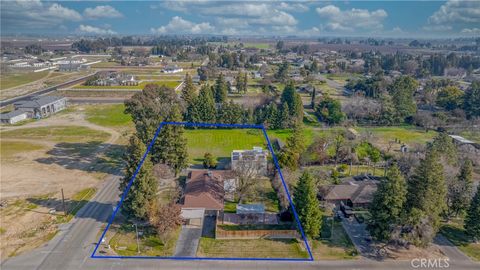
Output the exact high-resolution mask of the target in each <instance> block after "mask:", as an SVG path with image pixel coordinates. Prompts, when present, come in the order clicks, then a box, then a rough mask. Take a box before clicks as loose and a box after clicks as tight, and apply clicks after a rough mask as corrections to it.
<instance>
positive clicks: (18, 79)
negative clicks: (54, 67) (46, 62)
mask: <svg viewBox="0 0 480 270" xmlns="http://www.w3.org/2000/svg"><path fill="white" fill-rule="evenodd" d="M48 73H49V71H42V72H28V73H27V72H25V73H23V72H22V73H10V74H2V75H1V76H0V90H3V89H7V88H12V87H15V86H19V85H22V84H27V83H31V82H34V81H37V80H40V79H42V78H44V77H46V76H47V75H48Z"/></svg>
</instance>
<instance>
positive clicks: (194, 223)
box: [181, 208, 205, 228]
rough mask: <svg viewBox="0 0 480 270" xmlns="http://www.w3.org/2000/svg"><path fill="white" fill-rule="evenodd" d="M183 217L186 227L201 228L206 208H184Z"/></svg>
mask: <svg viewBox="0 0 480 270" xmlns="http://www.w3.org/2000/svg"><path fill="white" fill-rule="evenodd" d="M181 215H182V218H183V219H184V220H185V226H187V227H197V228H201V227H202V226H203V217H204V216H205V208H182V213H181Z"/></svg>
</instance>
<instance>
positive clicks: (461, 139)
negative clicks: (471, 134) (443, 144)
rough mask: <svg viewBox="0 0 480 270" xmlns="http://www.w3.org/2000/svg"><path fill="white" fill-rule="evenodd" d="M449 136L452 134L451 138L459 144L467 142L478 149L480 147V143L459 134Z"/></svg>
mask: <svg viewBox="0 0 480 270" xmlns="http://www.w3.org/2000/svg"><path fill="white" fill-rule="evenodd" d="M448 136H450V138H452V140H453V143H454V144H456V145H458V146H460V145H465V144H467V145H472V146H474V147H475V148H477V149H480V144H478V143H475V142H473V141H470V140H468V139H465V138H464V137H462V136H458V135H448Z"/></svg>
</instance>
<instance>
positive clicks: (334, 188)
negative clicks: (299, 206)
mask: <svg viewBox="0 0 480 270" xmlns="http://www.w3.org/2000/svg"><path fill="white" fill-rule="evenodd" d="M375 191H377V182H375V181H365V182H360V181H350V182H345V183H342V184H340V185H328V186H324V187H321V188H320V192H319V197H320V199H321V200H324V201H325V202H327V203H331V204H335V205H337V206H338V205H340V204H341V203H343V204H345V205H347V206H350V207H364V208H366V207H368V206H369V205H370V203H371V202H372V200H373V195H374V193H375Z"/></svg>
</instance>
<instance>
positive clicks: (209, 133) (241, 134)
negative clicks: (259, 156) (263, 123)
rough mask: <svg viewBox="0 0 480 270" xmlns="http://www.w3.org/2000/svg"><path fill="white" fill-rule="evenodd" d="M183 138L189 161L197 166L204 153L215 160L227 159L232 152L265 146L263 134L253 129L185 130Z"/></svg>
mask: <svg viewBox="0 0 480 270" xmlns="http://www.w3.org/2000/svg"><path fill="white" fill-rule="evenodd" d="M185 137H186V138H187V148H188V155H189V159H190V161H191V162H194V163H198V164H200V163H202V160H203V156H204V154H205V153H206V152H210V153H212V154H213V155H214V156H215V157H217V158H222V157H223V158H229V157H230V155H231V152H232V151H233V150H241V149H252V148H253V147H254V146H261V147H264V148H265V145H266V141H265V139H264V136H263V133H262V132H261V131H260V130H253V129H187V130H185Z"/></svg>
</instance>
